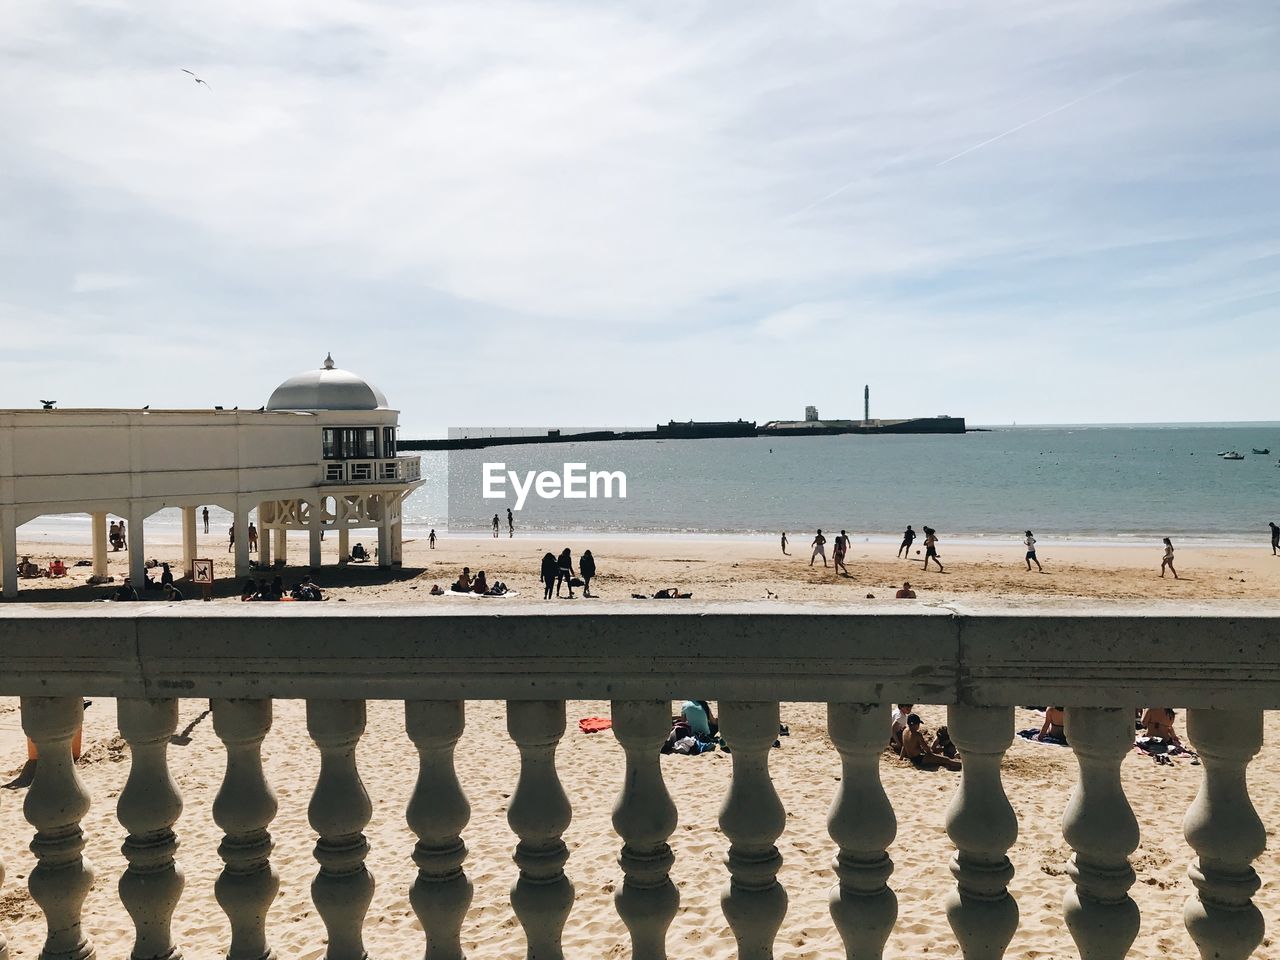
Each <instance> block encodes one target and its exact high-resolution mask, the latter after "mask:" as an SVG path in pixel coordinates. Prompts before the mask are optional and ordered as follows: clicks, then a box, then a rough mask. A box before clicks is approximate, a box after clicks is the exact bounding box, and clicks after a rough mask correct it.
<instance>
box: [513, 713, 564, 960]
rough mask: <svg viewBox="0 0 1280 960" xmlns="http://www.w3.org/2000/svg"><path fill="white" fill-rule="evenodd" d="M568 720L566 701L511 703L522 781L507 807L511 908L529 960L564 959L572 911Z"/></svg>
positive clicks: (514, 737)
mask: <svg viewBox="0 0 1280 960" xmlns="http://www.w3.org/2000/svg"><path fill="white" fill-rule="evenodd" d="M564 721H565V713H564V701H563V700H508V701H507V733H508V734H510V736H511V739H512V740H513V741H515V744H516V746H517V747H518V748H519V749H520V779H519V780H517V781H516V789H515V792H514V793H512V795H511V804H510V806H508V807H507V823H509V824H510V825H511V829H512V831H513V832H514V833H515V835H516V836H517V837H519V838H520V841H519V843H517V844H516V852H515V856H514V858H513V859H514V860H515V862H516V866H517V867H519V868H520V875H519V876H518V877H517V878H516V882H515V884H513V885H512V887H511V907H512V909H513V910H514V911H515V914H516V918H517V919H518V920H519V921H520V925H521V926H522V927H524V936H525V942H526V945H527V950H526V953H525V956H526V957H527V960H564V953H563V952H562V950H561V947H560V937H561V935H562V934H563V932H564V924H565V921H566V920H568V919H569V911H570V910H571V909H572V908H573V884H572V883H570V882H569V878H568V877H566V876H565V873H564V865H565V863H566V862H567V861H568V859H569V851H568V849H567V848H566V847H565V845H564V840H563V839H561V838H562V836H563V834H564V832H565V830H566V829H567V828H568V826H569V822H570V820H571V819H572V817H573V810H572V808H571V807H570V806H569V798H568V797H567V796H565V792H564V787H562V786H561V785H560V778H559V776H557V775H556V745H557V744H558V743H559V742H560V738H561V737H562V736H564Z"/></svg>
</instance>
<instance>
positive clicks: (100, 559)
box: [89, 512, 107, 577]
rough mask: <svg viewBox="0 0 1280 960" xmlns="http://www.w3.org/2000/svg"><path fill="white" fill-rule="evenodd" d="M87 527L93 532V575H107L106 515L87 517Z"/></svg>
mask: <svg viewBox="0 0 1280 960" xmlns="http://www.w3.org/2000/svg"><path fill="white" fill-rule="evenodd" d="M89 526H90V528H91V529H92V531H93V575H94V576H95V577H105V576H106V575H107V515H106V514H105V513H102V512H98V513H91V514H90V515H89Z"/></svg>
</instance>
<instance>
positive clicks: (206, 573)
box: [191, 560, 213, 583]
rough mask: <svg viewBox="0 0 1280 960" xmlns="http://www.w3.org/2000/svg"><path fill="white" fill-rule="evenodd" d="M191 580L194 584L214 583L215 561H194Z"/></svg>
mask: <svg viewBox="0 0 1280 960" xmlns="http://www.w3.org/2000/svg"><path fill="white" fill-rule="evenodd" d="M191 580H192V582H194V583H213V561H212V560H192V561H191Z"/></svg>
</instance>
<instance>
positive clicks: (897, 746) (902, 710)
mask: <svg viewBox="0 0 1280 960" xmlns="http://www.w3.org/2000/svg"><path fill="white" fill-rule="evenodd" d="M914 706H915V704H914V703H900V704H898V707H897V709H896V710H894V711H893V716H892V717H891V718H890V719H889V747H890V748H891V749H892V750H893V752H894V753H896V754H898V755H899V756H901V755H902V734H903V731H905V730H906V729H907V717H908V716H910V715H911V708H912V707H914Z"/></svg>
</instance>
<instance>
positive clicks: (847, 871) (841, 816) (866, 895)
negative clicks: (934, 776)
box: [827, 703, 898, 960]
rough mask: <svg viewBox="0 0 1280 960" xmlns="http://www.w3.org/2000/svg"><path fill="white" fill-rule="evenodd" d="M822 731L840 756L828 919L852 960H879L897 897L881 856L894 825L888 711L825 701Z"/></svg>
mask: <svg viewBox="0 0 1280 960" xmlns="http://www.w3.org/2000/svg"><path fill="white" fill-rule="evenodd" d="M827 731H828V732H829V733H830V735H831V742H832V743H833V744H834V745H835V748H836V750H837V751H839V753H840V786H839V788H838V789H837V790H836V796H835V800H834V801H833V802H832V804H831V813H830V815H829V816H828V817H827V829H828V830H829V831H830V833H831V839H833V840H834V841H835V842H836V846H837V847H839V853H837V854H836V858H835V863H834V866H835V872H836V879H837V880H838V881H839V882H838V883H837V884H836V885H835V886H834V887H832V889H831V898H830V899H831V919H832V920H834V921H835V925H836V929H837V930H839V931H840V938H841V939H842V940H843V941H844V949H845V956H846V957H847V958H849V960H855V958H856V960H880V958H881V957H882V956H884V945H885V943H886V942H887V941H888V939H889V934H891V933H892V932H893V925H894V923H896V922H897V919H898V898H897V897H895V896H894V893H893V891H892V890H891V889H889V885H888V880H889V877H890V876H891V875H892V874H893V861H892V860H890V859H889V855H888V853H886V852H885V851H886V850H887V849H888V847H889V845H890V844H891V843H893V838H894V836H896V834H897V832H898V820H897V817H895V816H894V813H893V804H891V803H890V802H889V797H888V796H887V795H886V794H885V792H884V786H883V785H882V784H881V783H880V754H881V753H882V752H883V751H884V745H885V742H886V740H887V737H886V735H885V709H884V707H883V706H882V705H881V704H878V703H829V704H827Z"/></svg>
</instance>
